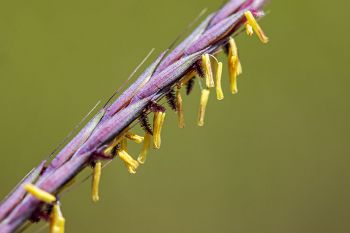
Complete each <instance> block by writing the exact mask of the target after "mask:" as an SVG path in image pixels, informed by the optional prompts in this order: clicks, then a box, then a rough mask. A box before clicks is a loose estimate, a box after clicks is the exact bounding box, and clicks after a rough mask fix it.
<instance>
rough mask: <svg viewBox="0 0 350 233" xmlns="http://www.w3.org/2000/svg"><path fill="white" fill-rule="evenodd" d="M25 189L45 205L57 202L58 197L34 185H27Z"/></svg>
mask: <svg viewBox="0 0 350 233" xmlns="http://www.w3.org/2000/svg"><path fill="white" fill-rule="evenodd" d="M24 189H25V190H26V191H27V192H28V193H30V194H31V195H33V196H34V197H35V198H36V199H38V200H40V201H43V202H45V203H48V204H51V203H53V202H55V201H56V197H55V196H54V195H52V194H51V193H48V192H46V191H44V190H42V189H40V188H38V187H36V186H35V185H33V184H29V183H28V184H25V185H24Z"/></svg>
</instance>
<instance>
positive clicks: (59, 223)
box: [50, 203, 66, 233]
mask: <svg viewBox="0 0 350 233" xmlns="http://www.w3.org/2000/svg"><path fill="white" fill-rule="evenodd" d="M65 222H66V220H65V219H64V217H63V215H62V212H61V208H60V203H56V204H55V205H54V206H53V208H52V212H51V216H50V233H64V225H65Z"/></svg>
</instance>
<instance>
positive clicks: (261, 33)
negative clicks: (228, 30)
mask: <svg viewBox="0 0 350 233" xmlns="http://www.w3.org/2000/svg"><path fill="white" fill-rule="evenodd" d="M244 15H245V17H246V19H247V25H250V27H252V28H253V30H254V31H255V33H256V34H257V35H258V37H259V39H260V41H261V42H262V43H264V44H266V43H267V42H269V38H268V37H267V36H266V35H265V33H264V31H263V30H262V29H261V27H260V25H259V24H258V22H257V21H256V19H255V18H254V15H253V14H252V12H250V11H246V12H245V13H244Z"/></svg>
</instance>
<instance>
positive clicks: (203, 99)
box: [197, 89, 210, 126]
mask: <svg viewBox="0 0 350 233" xmlns="http://www.w3.org/2000/svg"><path fill="white" fill-rule="evenodd" d="M209 94H210V91H209V89H203V90H202V94H201V99H200V103H199V112H198V123H197V124H198V126H203V125H204V117H205V109H206V108H207V103H208V100H209Z"/></svg>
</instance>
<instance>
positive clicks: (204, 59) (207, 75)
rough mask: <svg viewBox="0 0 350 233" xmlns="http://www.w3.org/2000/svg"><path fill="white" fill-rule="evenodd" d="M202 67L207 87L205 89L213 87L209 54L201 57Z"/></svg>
mask: <svg viewBox="0 0 350 233" xmlns="http://www.w3.org/2000/svg"><path fill="white" fill-rule="evenodd" d="M202 66H203V71H204V76H205V85H206V86H207V88H212V87H214V79H213V72H212V69H211V62H210V57H209V54H204V55H202Z"/></svg>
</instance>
